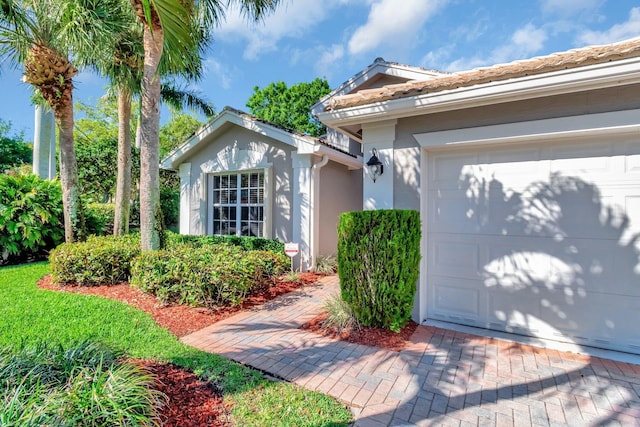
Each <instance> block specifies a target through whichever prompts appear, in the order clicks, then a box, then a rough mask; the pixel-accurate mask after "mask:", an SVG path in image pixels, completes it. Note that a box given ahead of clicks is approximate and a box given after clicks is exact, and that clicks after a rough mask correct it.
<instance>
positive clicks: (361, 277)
mask: <svg viewBox="0 0 640 427" xmlns="http://www.w3.org/2000/svg"><path fill="white" fill-rule="evenodd" d="M420 238H421V225H420V214H419V212H417V211H409V210H398V209H391V210H375V211H362V212H346V213H343V214H342V215H340V221H339V223H338V275H339V277H340V288H341V291H342V298H343V299H344V301H345V302H346V303H347V304H349V306H350V307H351V308H352V309H353V312H354V314H355V316H356V318H357V319H358V320H359V321H360V322H361V323H362V324H363V325H365V326H374V327H382V328H387V329H391V330H394V331H398V330H400V328H402V326H404V325H405V324H406V322H407V321H408V320H409V319H410V318H411V310H412V308H413V299H414V296H415V293H416V284H417V281H418V275H419V263H420Z"/></svg>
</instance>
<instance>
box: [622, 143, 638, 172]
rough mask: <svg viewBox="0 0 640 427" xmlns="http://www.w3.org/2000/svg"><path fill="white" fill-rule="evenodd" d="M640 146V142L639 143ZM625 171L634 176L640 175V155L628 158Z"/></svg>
mask: <svg viewBox="0 0 640 427" xmlns="http://www.w3.org/2000/svg"><path fill="white" fill-rule="evenodd" d="M638 145H639V146H640V142H639V143H638ZM625 171H626V172H627V173H628V174H632V175H634V176H637V175H640V154H636V155H632V156H629V157H627V158H626V162H625Z"/></svg>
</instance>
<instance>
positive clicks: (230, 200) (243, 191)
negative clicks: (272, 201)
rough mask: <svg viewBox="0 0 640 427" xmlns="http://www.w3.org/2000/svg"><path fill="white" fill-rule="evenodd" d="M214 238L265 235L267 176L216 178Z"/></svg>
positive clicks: (260, 172)
mask: <svg viewBox="0 0 640 427" xmlns="http://www.w3.org/2000/svg"><path fill="white" fill-rule="evenodd" d="M211 189H212V204H213V218H212V220H213V229H212V232H213V234H218V235H232V236H257V237H262V236H263V235H264V173H263V172H262V171H257V172H256V171H254V172H242V173H230V174H216V175H213V185H212V187H211Z"/></svg>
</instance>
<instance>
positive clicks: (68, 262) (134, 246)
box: [49, 234, 140, 286]
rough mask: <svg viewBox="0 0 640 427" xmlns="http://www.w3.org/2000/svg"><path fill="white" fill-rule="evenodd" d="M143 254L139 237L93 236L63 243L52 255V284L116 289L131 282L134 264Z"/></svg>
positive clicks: (132, 235) (134, 235)
mask: <svg viewBox="0 0 640 427" xmlns="http://www.w3.org/2000/svg"><path fill="white" fill-rule="evenodd" d="M139 253H140V236H139V235H137V234H129V235H126V236H119V237H115V236H99V237H98V236H91V237H89V238H88V239H87V241H86V242H77V243H71V244H68V243H63V244H61V245H60V246H58V247H57V248H55V249H54V250H52V251H51V253H50V255H49V260H50V261H51V280H52V281H53V282H54V283H58V284H78V285H84V286H97V285H113V284H116V283H120V282H125V281H127V280H129V277H130V276H131V260H132V259H133V258H134V257H136V256H137V255H138V254H139Z"/></svg>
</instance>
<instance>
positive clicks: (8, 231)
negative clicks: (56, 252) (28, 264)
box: [0, 174, 64, 264]
mask: <svg viewBox="0 0 640 427" xmlns="http://www.w3.org/2000/svg"><path fill="white" fill-rule="evenodd" d="M63 224H64V223H63V215H62V189H61V186H60V183H59V182H58V181H47V180H44V179H41V178H39V177H37V176H36V175H31V174H30V175H0V264H3V263H20V262H24V261H26V260H27V259H30V258H39V257H41V256H43V255H45V254H46V252H47V251H48V250H49V249H51V248H54V247H55V246H56V245H58V244H59V243H60V242H62V241H63V240H64V225H63Z"/></svg>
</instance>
